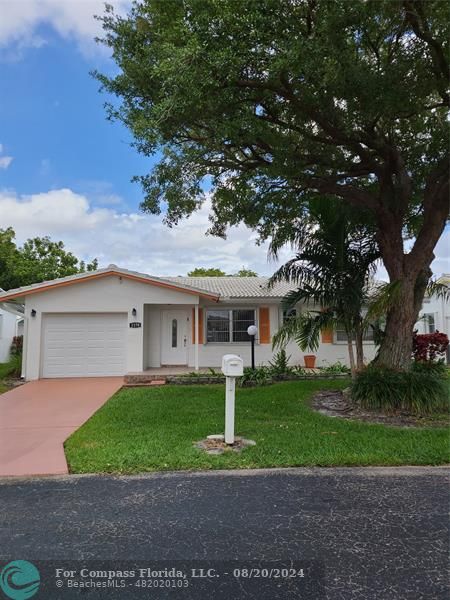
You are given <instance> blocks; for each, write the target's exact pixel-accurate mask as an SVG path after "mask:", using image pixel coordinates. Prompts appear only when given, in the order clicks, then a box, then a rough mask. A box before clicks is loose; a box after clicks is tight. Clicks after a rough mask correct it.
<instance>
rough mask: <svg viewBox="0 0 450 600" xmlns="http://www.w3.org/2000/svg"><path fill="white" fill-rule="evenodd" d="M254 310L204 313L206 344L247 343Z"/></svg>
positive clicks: (252, 323) (253, 320)
mask: <svg viewBox="0 0 450 600" xmlns="http://www.w3.org/2000/svg"><path fill="white" fill-rule="evenodd" d="M255 323H256V319H255V311H254V309H247V308H246V309H233V310H208V311H207V313H206V341H207V342H219V343H229V342H248V341H249V340H250V336H249V335H248V333H247V329H248V327H250V325H255Z"/></svg>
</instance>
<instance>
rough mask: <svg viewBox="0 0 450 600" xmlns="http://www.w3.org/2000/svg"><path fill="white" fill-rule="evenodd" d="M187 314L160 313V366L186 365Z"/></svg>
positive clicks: (178, 312)
mask: <svg viewBox="0 0 450 600" xmlns="http://www.w3.org/2000/svg"><path fill="white" fill-rule="evenodd" d="M187 351H188V313H187V312H186V311H185V310H164V311H163V312H162V341H161V364H162V365H187Z"/></svg>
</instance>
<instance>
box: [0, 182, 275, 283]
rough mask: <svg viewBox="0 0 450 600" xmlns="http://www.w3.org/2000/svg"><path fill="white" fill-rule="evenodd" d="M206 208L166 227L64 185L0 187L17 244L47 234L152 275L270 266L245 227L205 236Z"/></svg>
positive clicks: (4, 222) (2, 216)
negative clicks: (21, 189) (23, 189)
mask: <svg viewBox="0 0 450 600" xmlns="http://www.w3.org/2000/svg"><path fill="white" fill-rule="evenodd" d="M208 210H209V204H206V205H205V206H204V207H203V208H202V210H200V211H199V212H197V213H195V214H194V215H193V216H192V217H190V218H189V219H186V220H185V221H184V222H183V223H182V224H181V225H180V226H178V227H174V228H172V229H169V228H168V227H167V226H165V225H163V224H162V223H161V217H155V216H149V215H142V214H138V213H134V212H120V210H118V209H117V208H106V207H105V208H103V207H93V206H92V204H91V203H90V201H89V200H88V198H87V197H86V196H84V195H81V194H77V193H75V192H73V191H72V190H69V189H60V190H51V191H48V192H45V193H41V194H33V195H31V196H22V197H19V196H17V195H16V194H14V193H12V192H9V191H4V192H0V227H2V228H4V227H8V226H12V227H13V228H14V229H15V231H16V234H17V239H18V241H19V242H20V243H22V242H23V241H24V240H25V239H26V238H28V237H32V236H43V235H50V237H51V238H52V239H54V240H63V241H64V243H65V245H66V247H67V248H68V249H69V250H71V251H72V252H74V253H75V254H76V255H77V256H79V257H80V258H83V259H85V260H90V259H92V258H94V257H97V258H98V259H99V261H100V265H102V266H106V265H108V264H109V263H115V264H117V265H120V266H122V267H126V268H130V269H135V270H138V271H142V272H145V273H151V274H154V275H185V274H186V273H187V272H188V271H189V270H191V269H192V268H194V267H198V266H205V267H219V268H221V269H223V270H224V271H226V272H227V273H233V272H235V271H237V270H239V269H240V268H241V267H242V266H245V267H248V268H251V269H254V270H255V271H257V272H258V273H259V274H261V275H262V274H271V273H272V272H273V271H274V269H275V265H274V264H269V263H268V262H267V246H259V247H258V246H256V245H255V236H254V234H253V233H252V232H251V231H250V230H248V229H247V228H246V227H244V226H240V227H235V228H233V229H232V230H231V231H230V233H229V236H228V239H227V240H222V239H218V238H214V237H211V236H206V235H205V231H206V230H207V229H208V227H209V222H208ZM283 258H284V257H283Z"/></svg>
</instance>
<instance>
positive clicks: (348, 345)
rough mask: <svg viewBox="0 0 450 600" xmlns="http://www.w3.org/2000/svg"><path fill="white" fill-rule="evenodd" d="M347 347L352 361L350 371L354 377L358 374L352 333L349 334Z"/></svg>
mask: <svg viewBox="0 0 450 600" xmlns="http://www.w3.org/2000/svg"><path fill="white" fill-rule="evenodd" d="M347 348H348V358H349V361H350V371H351V373H352V377H354V376H355V375H356V368H355V355H354V353H353V342H352V338H351V335H348V334H347Z"/></svg>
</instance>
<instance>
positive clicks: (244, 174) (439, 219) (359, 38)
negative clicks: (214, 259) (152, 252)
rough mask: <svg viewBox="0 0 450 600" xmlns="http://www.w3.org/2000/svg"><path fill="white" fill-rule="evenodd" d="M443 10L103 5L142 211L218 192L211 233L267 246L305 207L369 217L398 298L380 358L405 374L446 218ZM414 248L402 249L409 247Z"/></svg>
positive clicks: (283, 4) (434, 3)
mask: <svg viewBox="0 0 450 600" xmlns="http://www.w3.org/2000/svg"><path fill="white" fill-rule="evenodd" d="M448 10H449V5H448V3H447V2H446V1H441V0H426V1H421V0H387V1H385V0H365V1H363V0H354V1H353V2H348V1H346V0H335V1H332V2H331V1H329V0H245V1H244V2H238V1H236V0H141V1H139V2H136V3H134V5H133V8H132V9H131V11H130V13H129V15H128V16H126V17H123V18H122V17H119V16H117V15H115V14H114V12H113V11H112V9H111V8H109V9H108V10H107V12H106V14H105V15H104V17H103V26H104V31H105V36H104V39H103V43H105V44H106V45H108V46H109V47H110V48H111V49H112V52H113V57H114V60H115V62H116V63H117V65H118V67H119V72H118V74H117V75H115V76H111V77H109V76H106V75H101V74H97V76H98V77H99V79H100V81H101V82H102V85H103V87H104V88H105V90H106V91H108V92H111V93H113V94H115V95H116V96H117V97H118V98H119V102H118V103H114V104H110V105H109V106H108V111H109V115H110V117H111V118H116V119H120V120H121V121H123V122H124V123H125V124H126V126H127V127H129V129H130V130H131V131H132V133H133V135H134V139H135V144H136V147H137V148H138V150H139V151H140V152H142V153H143V154H145V155H151V154H154V153H155V152H158V151H162V158H161V159H160V160H159V163H158V164H157V166H156V167H155V168H154V169H153V170H152V172H151V173H149V174H144V175H143V176H140V177H138V179H139V180H140V181H141V183H142V185H143V188H144V191H145V200H144V202H143V208H144V210H146V211H149V212H152V213H157V212H159V211H160V210H161V205H162V206H163V209H164V210H165V211H166V220H167V222H168V223H169V224H171V223H175V222H177V221H178V220H179V219H180V218H182V217H183V216H185V215H189V214H190V213H191V212H192V211H194V210H195V209H196V208H197V207H198V206H199V204H200V203H201V201H202V196H203V195H202V188H203V186H204V183H205V178H207V177H208V179H207V180H206V181H207V182H208V184H210V186H211V190H212V191H211V195H212V215H211V219H212V231H213V232H214V233H216V234H218V235H224V233H225V231H226V228H227V226H229V225H234V224H237V223H240V222H245V223H246V224H247V225H248V226H250V227H252V228H254V229H256V230H257V231H258V232H259V235H260V237H261V238H263V239H264V238H271V239H272V240H273V244H274V246H275V247H279V245H280V244H282V243H283V242H285V241H292V239H293V237H295V239H297V240H298V239H301V229H302V223H303V221H304V220H305V221H306V220H307V219H305V216H307V214H308V205H309V202H310V201H311V199H313V198H316V197H317V196H322V197H323V196H330V197H331V196H335V197H339V198H341V199H343V200H344V201H345V202H346V203H349V204H350V205H351V206H353V207H354V209H355V211H361V213H362V214H364V213H366V214H368V215H370V218H371V219H373V220H374V221H375V223H376V238H377V242H378V244H379V248H380V252H381V256H382V259H383V262H384V264H385V266H386V269H387V271H388V273H389V277H390V280H391V281H392V282H394V281H395V282H398V286H400V289H401V292H400V293H399V294H398V296H397V297H398V301H397V302H396V303H395V305H393V306H392V307H391V308H390V310H389V313H388V315H387V323H386V336H385V338H384V342H383V344H382V347H381V349H380V352H379V357H378V361H379V363H380V364H384V365H390V366H397V367H400V368H401V367H406V365H408V364H409V361H410V356H411V344H412V342H411V340H412V329H413V325H414V323H415V321H416V319H417V315H418V311H419V309H420V306H421V303H422V300H423V295H424V291H425V287H426V285H427V282H428V279H429V277H430V274H431V271H430V264H431V262H432V260H433V257H434V255H433V250H434V248H435V245H436V243H437V241H438V239H439V237H440V235H441V234H442V231H443V229H444V226H445V223H446V219H447V216H448V208H449V206H448V197H449V196H448V194H449V157H448V120H447V114H448V113H447V111H448V107H449V92H448V84H449V59H448V52H449V48H448V40H449V35H448V23H449V12H448ZM407 239H409V240H410V242H409V244H408V245H407V244H406V243H405V242H406V240H407Z"/></svg>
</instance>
